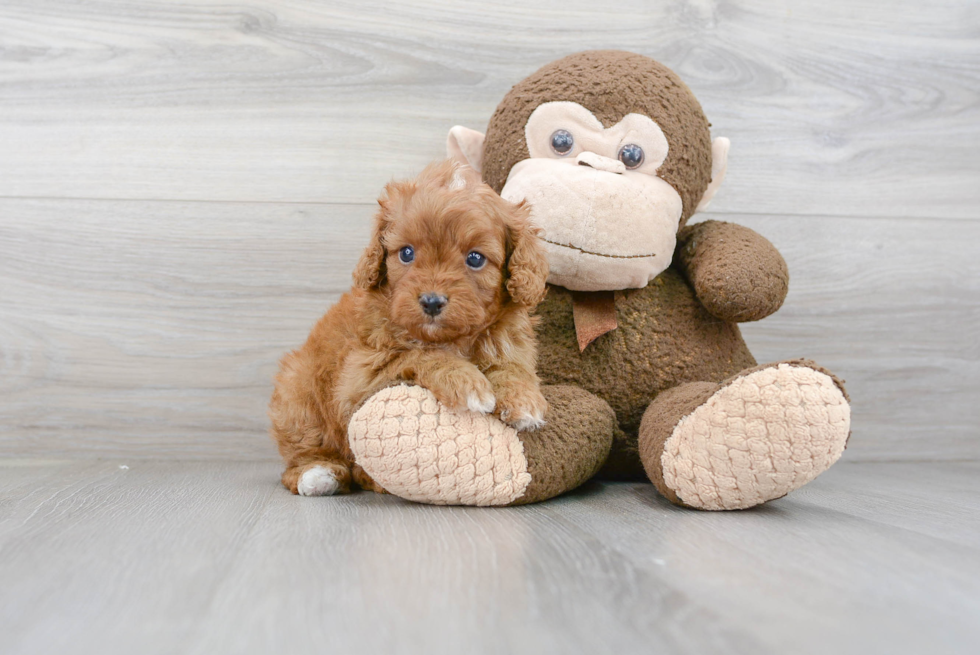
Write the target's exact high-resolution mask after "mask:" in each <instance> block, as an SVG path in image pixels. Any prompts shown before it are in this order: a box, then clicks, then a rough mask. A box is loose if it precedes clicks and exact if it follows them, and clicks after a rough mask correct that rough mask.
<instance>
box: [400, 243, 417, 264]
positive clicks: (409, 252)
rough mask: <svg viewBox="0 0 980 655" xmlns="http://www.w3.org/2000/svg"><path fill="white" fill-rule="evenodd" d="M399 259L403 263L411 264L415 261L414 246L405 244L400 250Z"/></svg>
mask: <svg viewBox="0 0 980 655" xmlns="http://www.w3.org/2000/svg"><path fill="white" fill-rule="evenodd" d="M398 261H400V262H401V263H402V264H411V263H412V262H413V261H415V248H413V247H412V246H405V247H404V248H402V249H401V250H399V251H398Z"/></svg>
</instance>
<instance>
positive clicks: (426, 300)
mask: <svg viewBox="0 0 980 655" xmlns="http://www.w3.org/2000/svg"><path fill="white" fill-rule="evenodd" d="M447 302H449V298H447V297H446V296H442V295H439V294H438V293H423V294H422V295H421V296H419V304H420V305H422V311H423V312H425V313H426V314H428V315H429V316H436V315H438V314H439V312H441V311H442V308H443V307H445V306H446V303H447Z"/></svg>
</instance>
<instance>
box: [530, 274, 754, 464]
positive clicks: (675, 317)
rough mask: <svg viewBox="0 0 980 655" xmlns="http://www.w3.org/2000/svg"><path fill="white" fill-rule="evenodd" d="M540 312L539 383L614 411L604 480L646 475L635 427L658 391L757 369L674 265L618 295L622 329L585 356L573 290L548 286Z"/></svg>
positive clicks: (556, 415) (733, 332)
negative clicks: (581, 393)
mask: <svg viewBox="0 0 980 655" xmlns="http://www.w3.org/2000/svg"><path fill="white" fill-rule="evenodd" d="M537 313H538V316H539V317H540V320H541V322H540V323H539V325H538V327H537V329H536V333H537V336H538V375H539V376H540V377H541V379H542V380H543V381H544V383H545V384H571V385H575V386H577V387H580V388H582V389H585V390H586V391H589V392H590V393H593V394H595V395H596V396H598V397H599V398H602V399H603V400H605V401H606V402H607V403H609V406H610V407H612V409H613V411H614V412H615V413H616V418H617V425H618V428H619V431H618V434H619V438H618V439H616V440H615V441H614V443H613V448H612V451H611V453H610V457H609V462H608V464H607V466H606V467H605V468H604V469H603V470H602V472H601V474H602V475H604V476H606V475H608V476H610V477H615V478H634V477H643V475H644V473H643V467H642V464H641V463H640V459H639V457H638V456H637V430H638V429H639V427H640V420H641V419H642V417H643V412H644V411H645V410H646V408H647V405H649V404H650V402H651V401H652V400H653V399H654V398H655V397H656V396H657V395H658V394H659V393H661V392H662V391H664V390H666V389H670V388H671V387H675V386H678V385H680V384H683V383H685V382H702V381H712V382H721V381H722V380H725V379H727V378H729V377H730V376H732V375H735V374H736V373H738V372H739V371H742V370H743V369H745V368H747V367H750V366H755V364H756V362H755V360H754V359H753V358H752V354H751V353H750V352H749V350H748V348H747V347H746V345H745V342H744V341H743V340H742V336H741V334H740V333H739V330H738V326H737V325H735V324H733V323H727V322H724V321H721V320H719V319H717V318H715V317H714V316H712V315H711V314H709V313H708V312H707V310H705V309H704V306H703V305H701V303H700V302H698V299H697V298H696V297H695V296H694V291H693V290H692V289H691V287H690V286H689V285H688V283H687V282H686V281H685V280H684V278H683V276H682V275H681V274H680V272H678V271H677V270H675V269H674V268H669V269H667V270H666V271H664V272H663V273H661V274H660V275H659V276H658V277H657V278H656V279H655V280H653V281H652V282H651V283H650V284H649V285H647V286H646V287H645V288H643V289H628V290H626V291H617V292H616V320H617V322H618V324H619V327H617V328H616V329H615V330H613V331H612V332H609V333H607V334H604V335H602V336H601V337H599V338H598V339H596V340H595V341H594V342H593V343H592V344H591V345H590V346H588V347H587V348H586V349H585V350H584V351H582V352H580V351H579V347H578V342H577V340H576V337H575V325H574V321H573V318H572V294H571V292H569V291H568V290H567V289H563V288H561V287H554V286H552V287H549V290H548V295H547V297H546V298H545V300H544V302H543V303H542V304H541V305H539V306H538V310H537ZM551 417H552V418H550V419H549V420H550V421H551V422H552V423H555V422H559V421H563V420H564V417H563V416H562V414H561V411H560V410H556V409H555V408H552V411H551Z"/></svg>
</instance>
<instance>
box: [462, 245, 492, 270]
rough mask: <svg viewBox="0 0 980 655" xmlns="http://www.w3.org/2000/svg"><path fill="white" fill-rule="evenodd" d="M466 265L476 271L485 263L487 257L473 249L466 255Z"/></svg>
mask: <svg viewBox="0 0 980 655" xmlns="http://www.w3.org/2000/svg"><path fill="white" fill-rule="evenodd" d="M466 265H467V266H469V267H470V268H472V269H473V270H474V271H478V270H480V269H481V268H483V267H484V266H486V265H487V258H486V257H484V256H483V255H482V254H480V253H478V252H477V251H475V250H474V251H473V252H471V253H470V254H468V255H466Z"/></svg>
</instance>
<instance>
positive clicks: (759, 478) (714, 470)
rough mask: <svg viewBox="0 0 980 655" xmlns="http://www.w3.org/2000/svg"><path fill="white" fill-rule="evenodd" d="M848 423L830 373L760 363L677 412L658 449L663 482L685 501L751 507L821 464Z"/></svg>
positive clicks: (828, 461) (841, 440)
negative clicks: (685, 410) (687, 409)
mask: <svg viewBox="0 0 980 655" xmlns="http://www.w3.org/2000/svg"><path fill="white" fill-rule="evenodd" d="M850 425H851V414H850V406H849V405H848V403H847V400H846V399H845V398H844V394H843V393H842V392H841V390H840V389H838V388H837V386H836V385H835V384H834V381H833V380H832V379H831V377H830V376H828V375H826V374H824V373H820V372H819V371H815V370H813V369H811V368H806V367H800V366H793V365H790V364H780V365H778V366H776V367H772V368H766V369H762V370H760V371H756V372H754V373H750V374H749V375H746V376H744V377H741V378H738V379H736V380H735V381H733V382H732V383H730V384H729V385H727V386H726V387H724V388H722V389H721V390H720V391H718V392H717V393H715V394H714V395H713V396H712V397H711V398H709V399H708V401H707V402H706V403H705V404H703V405H701V406H700V407H698V408H697V409H695V410H694V411H693V412H692V413H691V414H689V415H688V416H686V417H684V418H683V419H681V421H680V422H679V423H678V424H677V427H675V428H674V431H673V433H672V434H671V436H670V437H669V438H668V439H667V442H666V443H665V444H664V451H663V454H662V455H661V459H660V461H661V464H662V465H663V474H664V482H665V483H666V485H667V486H668V487H670V488H671V489H673V490H674V492H675V493H676V494H677V495H678V497H679V498H680V499H681V500H682V501H683V502H684V503H686V504H687V505H690V506H692V507H697V508H701V509H708V510H724V509H744V508H747V507H752V506H754V505H758V504H760V503H763V502H766V501H767V500H772V499H774V498H780V497H782V496H784V495H786V494H787V493H789V492H790V491H793V490H794V489H798V488H799V487H802V486H803V485H805V484H806V483H807V482H810V481H811V480H813V479H814V478H816V477H817V476H818V475H819V474H820V473H822V472H824V471H825V470H827V469H828V468H829V467H830V466H831V465H832V464H833V463H834V462H836V461H837V460H838V459H839V458H840V456H841V453H842V452H843V451H844V445H845V444H846V442H847V437H848V434H849V433H850Z"/></svg>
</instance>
